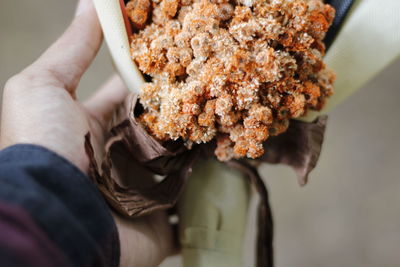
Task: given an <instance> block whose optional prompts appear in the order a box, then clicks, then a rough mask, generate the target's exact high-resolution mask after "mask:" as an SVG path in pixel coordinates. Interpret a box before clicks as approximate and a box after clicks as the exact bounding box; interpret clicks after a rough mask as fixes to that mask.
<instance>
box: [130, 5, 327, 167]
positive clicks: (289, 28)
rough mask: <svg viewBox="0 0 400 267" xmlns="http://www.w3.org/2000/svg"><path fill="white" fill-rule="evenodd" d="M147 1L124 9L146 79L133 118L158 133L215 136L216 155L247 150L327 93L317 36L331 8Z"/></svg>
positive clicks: (162, 136) (195, 138)
mask: <svg viewBox="0 0 400 267" xmlns="http://www.w3.org/2000/svg"><path fill="white" fill-rule="evenodd" d="M142 2H143V4H142V6H140V7H139V4H138V3H142ZM149 3H150V2H148V0H131V1H130V2H129V3H128V5H127V9H128V14H130V18H131V20H132V22H133V24H134V25H135V26H136V29H137V32H136V33H135V34H134V35H133V36H132V40H133V41H132V44H131V51H132V58H133V60H134V61H135V63H136V64H137V65H138V67H139V68H140V70H141V71H142V72H143V73H145V74H147V75H150V76H151V78H152V81H151V82H150V83H148V84H147V85H146V86H144V87H143V89H142V93H141V96H140V101H141V104H142V105H143V107H144V112H143V114H142V115H141V117H140V118H139V120H140V121H141V123H142V124H143V125H144V127H145V128H146V129H147V130H148V132H149V133H151V134H152V135H153V136H154V137H156V138H157V139H158V140H160V141H161V142H162V141H167V140H171V139H172V140H176V139H178V138H181V139H183V140H184V141H186V143H187V145H188V147H190V146H191V145H192V144H193V143H205V142H210V141H211V140H213V139H216V140H217V149H216V151H215V154H216V155H217V157H218V158H219V159H220V160H224V161H225V160H229V159H232V158H241V157H250V158H256V157H259V156H261V155H262V154H263V153H264V148H263V142H265V141H266V140H267V139H268V137H269V136H275V135H278V134H281V133H283V132H285V131H286V130H287V128H288V126H289V120H290V119H291V118H297V117H300V116H302V115H304V114H305V113H306V112H307V110H320V109H321V108H322V107H323V105H324V103H325V101H326V99H327V98H328V97H329V96H330V95H331V94H332V92H333V82H334V80H335V75H334V73H333V72H332V71H331V70H329V69H328V68H327V67H326V66H325V64H324V62H323V56H324V54H325V46H324V44H323V42H322V40H323V38H324V36H325V34H326V32H327V30H328V28H329V26H330V24H331V23H332V21H333V18H334V9H333V8H332V7H331V6H329V5H326V4H324V3H323V1H322V0H273V1H265V0H238V1H235V2H232V1H226V0H158V1H154V0H153V1H152V6H151V8H150V4H149ZM138 14H139V15H138ZM144 21H145V22H146V23H147V22H148V24H146V25H143V23H145V22H144Z"/></svg>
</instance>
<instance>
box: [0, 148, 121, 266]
mask: <svg viewBox="0 0 400 267" xmlns="http://www.w3.org/2000/svg"><path fill="white" fill-rule="evenodd" d="M1 237H3V238H1ZM18 244H21V245H18ZM19 250H21V251H19ZM22 255H25V258H21V257H20V256H22ZM29 256H32V257H29ZM119 256H120V251H119V240H118V232H117V229H116V225H115V223H114V220H113V218H112V215H111V213H110V211H109V208H108V207H107V205H106V203H105V201H104V200H103V198H102V196H101V195H100V193H99V191H98V190H97V188H96V187H95V186H94V185H93V184H92V182H91V181H90V180H89V178H88V177H87V176H86V175H85V174H83V173H82V172H81V171H80V170H79V169H78V168H76V167H75V166H74V165H72V164H71V163H70V162H68V161H67V160H66V159H64V158H62V157H60V156H59V155H57V154H55V153H53V152H51V151H49V150H47V149H45V148H42V147H39V146H34V145H16V146H13V147H9V148H7V149H5V150H2V151H0V266H13V267H14V266H27V267H28V266H41V265H40V264H39V265H38V261H39V260H42V261H43V264H42V266H57V267H60V266H82V267H84V266H107V267H108V266H111V267H113V266H119ZM45 257H49V259H45ZM4 264H6V265H4Z"/></svg>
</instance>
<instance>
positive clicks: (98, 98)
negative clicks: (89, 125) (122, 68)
mask: <svg viewBox="0 0 400 267" xmlns="http://www.w3.org/2000/svg"><path fill="white" fill-rule="evenodd" d="M128 93H129V92H128V90H127V88H126V86H125V84H124V82H123V81H122V80H121V78H120V77H119V76H118V75H114V76H113V77H111V78H110V79H109V80H108V81H107V82H106V83H105V84H104V85H103V86H102V87H101V88H100V89H99V90H98V91H97V92H96V93H95V94H94V95H93V96H91V97H90V98H89V100H87V101H86V102H85V103H84V106H85V107H86V109H87V110H88V112H89V113H90V114H91V115H93V116H94V117H95V118H96V119H97V120H98V121H99V122H100V123H101V125H102V126H104V127H105V126H106V125H107V123H108V121H109V120H110V119H111V116H112V114H113V111H114V110H115V109H116V108H117V107H118V106H119V105H120V104H121V103H122V102H123V101H124V99H125V98H126V97H127V95H128Z"/></svg>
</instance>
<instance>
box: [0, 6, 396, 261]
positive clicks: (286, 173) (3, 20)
mask: <svg viewBox="0 0 400 267" xmlns="http://www.w3.org/2000/svg"><path fill="white" fill-rule="evenodd" d="M74 6H75V1H62V0H34V1H33V0H18V1H15V0H0V87H1V88H2V87H3V85H4V83H5V81H6V80H7V78H8V77H10V76H11V75H13V74H15V73H17V72H18V71H20V70H21V69H22V68H24V67H25V66H26V65H27V64H29V63H31V62H32V61H33V60H34V59H35V58H37V57H38V56H39V55H40V54H41V53H42V52H43V51H44V49H45V48H46V47H47V46H48V45H50V44H51V43H52V42H53V41H54V40H55V39H56V38H57V37H58V36H59V34H61V32H62V31H63V30H64V29H65V28H66V27H67V25H68V23H69V21H70V19H71V17H72V14H73V10H74ZM377 52H378V51H377ZM371 64H373V62H371ZM111 73H112V65H111V62H110V58H109V56H108V54H107V51H106V49H105V48H104V47H103V48H102V50H101V52H100V54H99V57H98V58H97V59H96V60H95V62H94V64H93V65H92V67H91V68H90V70H89V71H88V73H87V75H86V76H85V77H84V79H83V81H82V83H81V86H80V89H79V96H80V98H81V99H84V98H86V97H87V96H88V95H89V94H90V93H91V92H93V91H94V90H95V89H96V88H97V87H98V86H99V85H100V84H101V83H102V82H103V81H104V79H105V78H104V77H107V76H108V75H111ZM399 82H400V62H396V63H394V64H393V65H392V66H390V67H389V68H388V69H387V70H385V71H384V73H382V74H381V75H380V76H379V77H376V78H375V79H374V80H373V81H371V82H370V83H369V84H368V85H366V86H365V87H364V88H363V89H362V91H360V92H359V93H357V94H356V95H354V96H353V97H351V98H350V99H349V100H348V101H347V102H346V103H344V104H343V105H341V106H340V107H339V108H338V109H336V110H335V111H334V112H332V113H331V114H330V119H329V124H328V130H327V134H326V142H325V144H324V150H323V153H322V156H321V160H320V162H319V165H318V167H317V169H316V170H315V171H314V172H313V173H312V177H311V181H310V183H309V185H307V186H306V187H304V188H300V187H299V186H298V185H297V183H296V179H295V175H294V173H293V172H292V170H290V169H287V168H285V167H282V166H264V167H263V168H262V172H263V174H264V177H265V181H266V182H267V184H268V185H269V189H270V194H271V201H272V206H273V211H274V215H275V225H276V232H275V237H276V238H275V240H276V241H275V247H276V263H277V264H276V265H277V266H278V267H284V266H285V267H286V266H288V267H291V266H296V267H319V266H325V267H330V266H332V267H333V266H364V267H376V266H387V267H391V266H393V267H394V266H399V265H400V253H399V251H400V174H399V171H398V170H397V168H399V167H400V141H399V140H398V138H399V131H400V119H399V115H400V107H399V104H398V102H399V101H400V86H399ZM0 186H1V185H0ZM251 213H252V216H251V217H252V219H251V221H250V222H249V227H248V228H249V235H248V238H247V241H246V244H245V255H246V257H245V264H244V266H252V263H253V248H254V234H255V231H254V205H253V208H252V210H251ZM178 262H179V258H178V257H175V258H173V259H169V260H168V261H167V262H166V263H165V264H163V266H164V267H168V266H171V267H172V266H179V264H178Z"/></svg>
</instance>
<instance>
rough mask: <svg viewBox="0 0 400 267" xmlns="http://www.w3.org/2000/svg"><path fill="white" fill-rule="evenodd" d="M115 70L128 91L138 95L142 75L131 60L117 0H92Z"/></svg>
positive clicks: (142, 82) (141, 83) (127, 39)
mask: <svg viewBox="0 0 400 267" xmlns="http://www.w3.org/2000/svg"><path fill="white" fill-rule="evenodd" d="M94 5H95V7H96V11H97V14H98V17H99V20H100V24H101V27H102V29H103V33H104V39H105V40H106V42H107V45H108V48H109V51H110V54H111V56H112V58H113V61H114V65H115V68H116V69H117V71H118V73H119V74H120V76H121V78H122V80H123V81H124V82H125V85H126V86H127V87H128V88H129V90H130V91H132V92H134V93H137V94H138V93H139V92H140V88H141V87H142V86H143V84H144V82H145V81H144V79H143V75H142V74H141V72H140V71H139V70H138V68H137V67H136V65H135V64H134V63H133V60H132V59H131V52H130V43H129V38H128V34H127V32H126V28H125V22H124V18H123V15H122V11H121V6H120V2H119V0H94Z"/></svg>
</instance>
